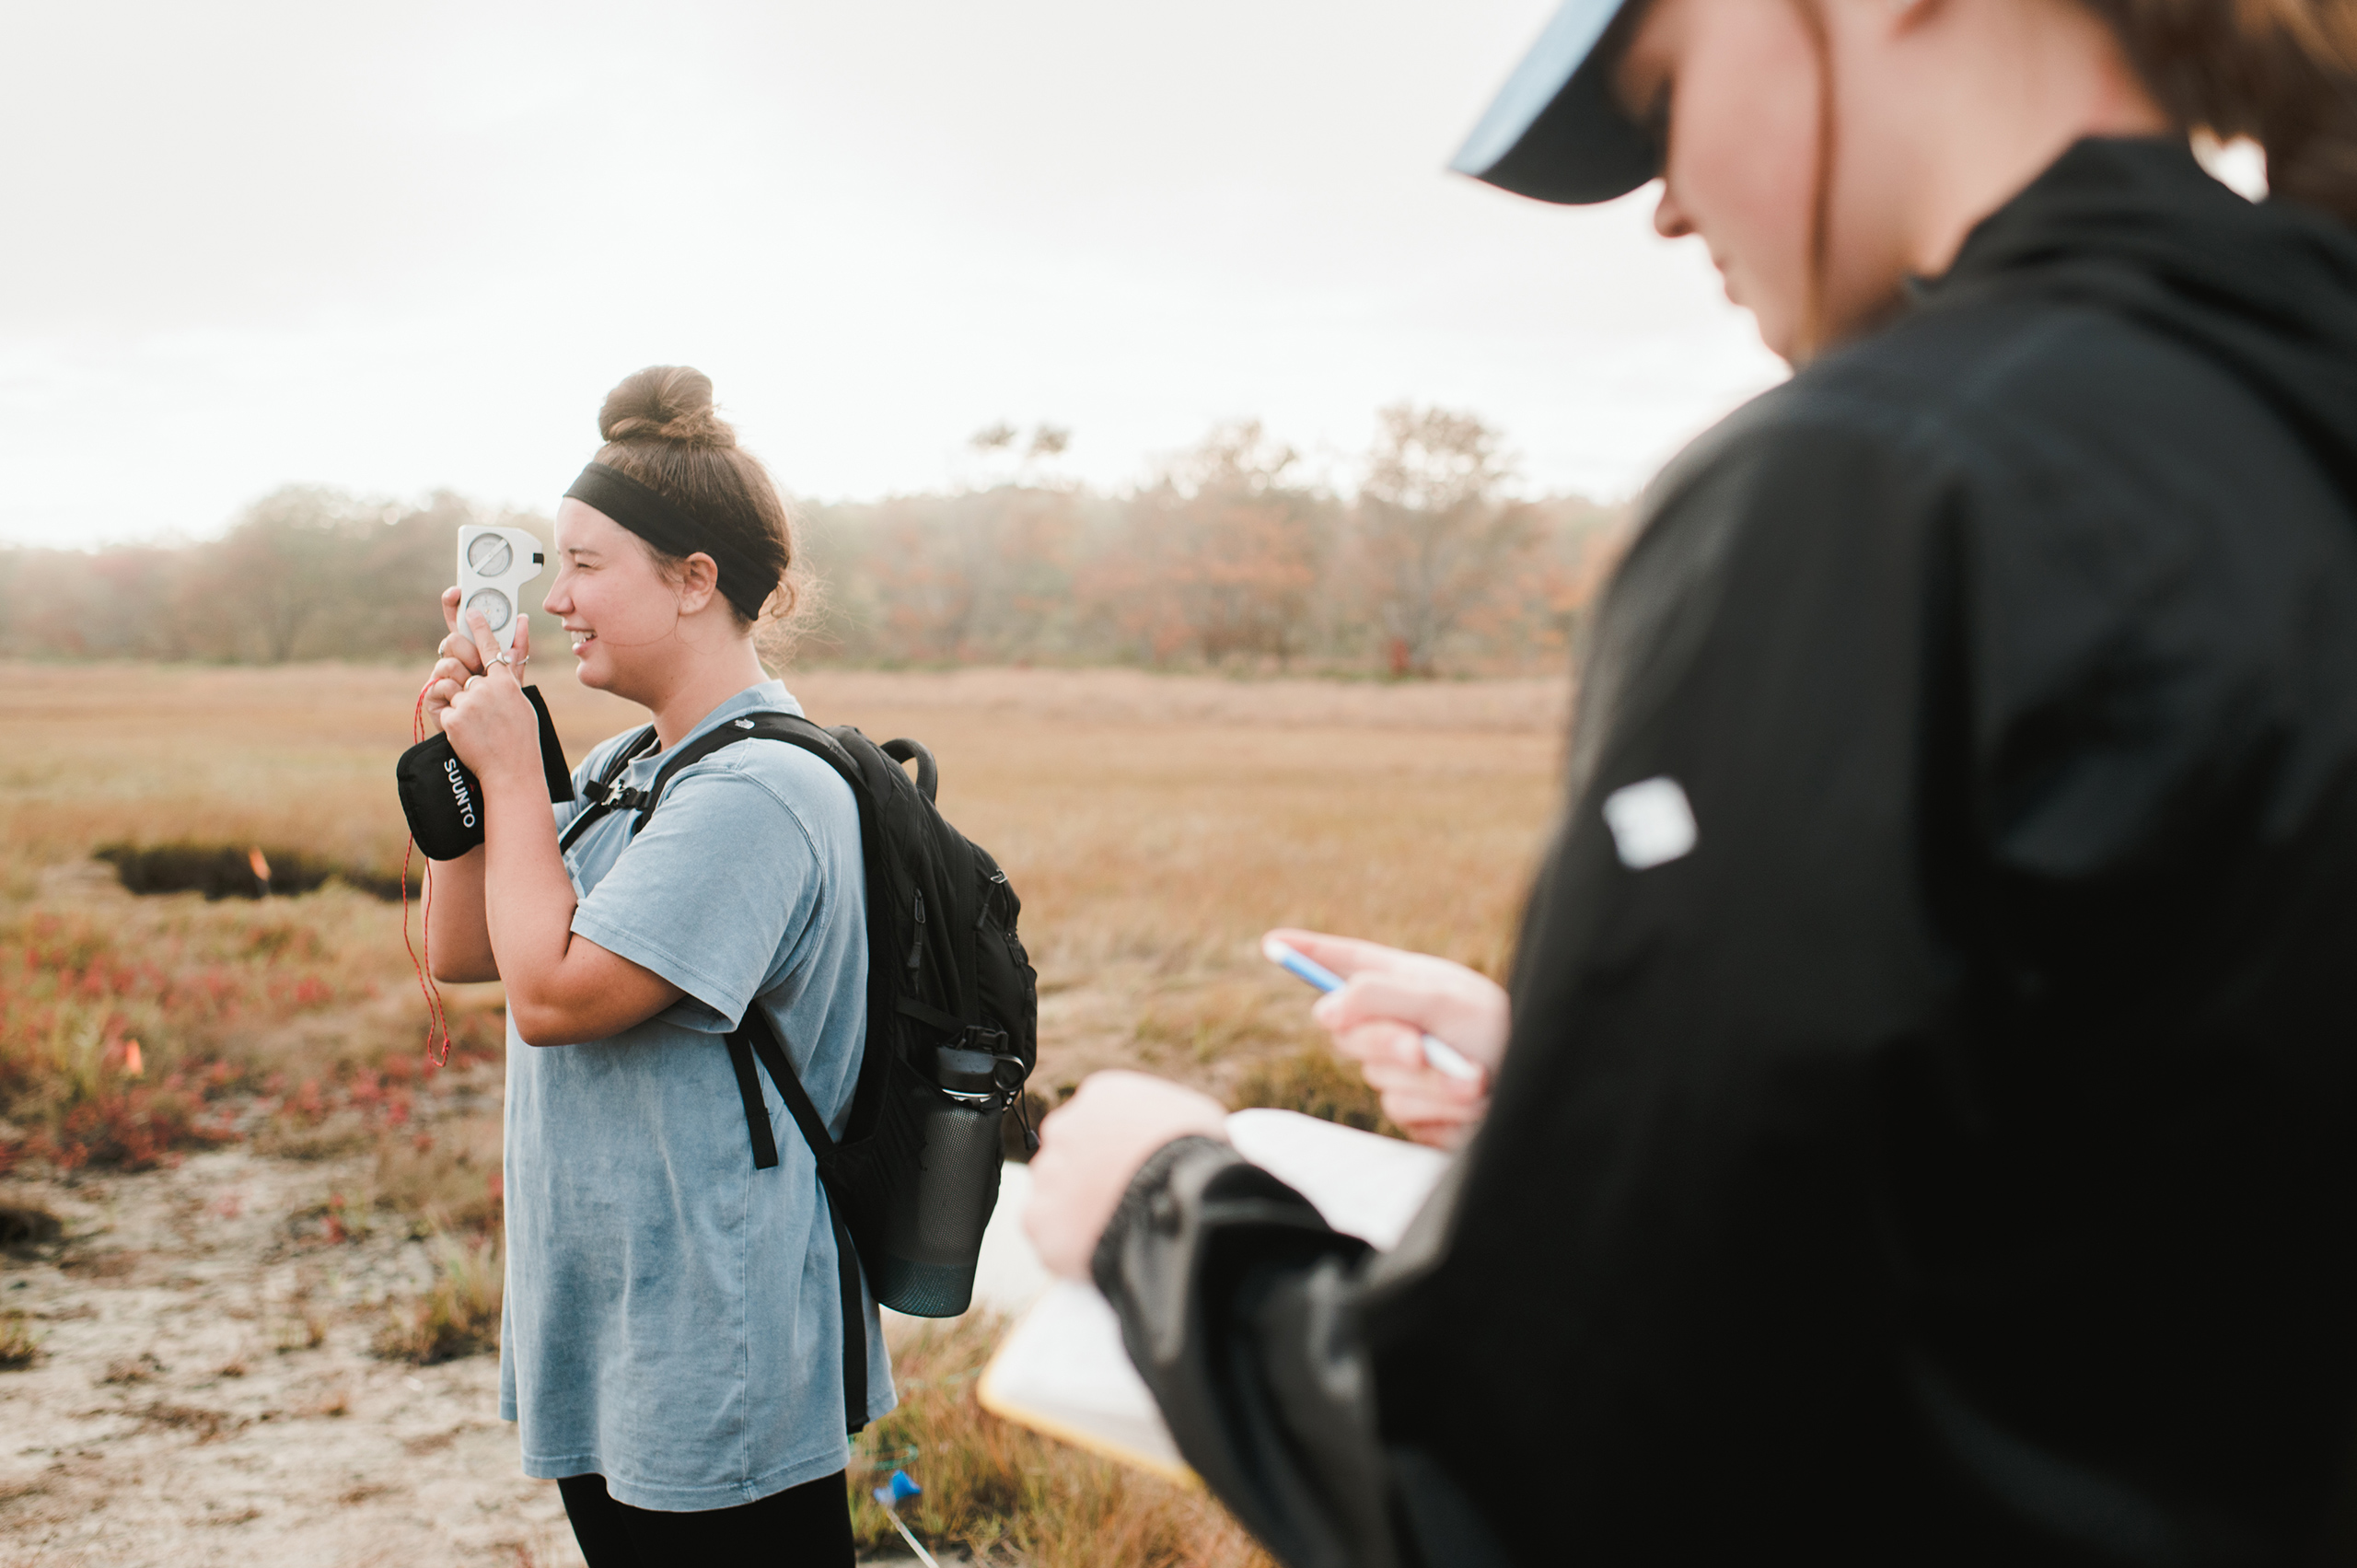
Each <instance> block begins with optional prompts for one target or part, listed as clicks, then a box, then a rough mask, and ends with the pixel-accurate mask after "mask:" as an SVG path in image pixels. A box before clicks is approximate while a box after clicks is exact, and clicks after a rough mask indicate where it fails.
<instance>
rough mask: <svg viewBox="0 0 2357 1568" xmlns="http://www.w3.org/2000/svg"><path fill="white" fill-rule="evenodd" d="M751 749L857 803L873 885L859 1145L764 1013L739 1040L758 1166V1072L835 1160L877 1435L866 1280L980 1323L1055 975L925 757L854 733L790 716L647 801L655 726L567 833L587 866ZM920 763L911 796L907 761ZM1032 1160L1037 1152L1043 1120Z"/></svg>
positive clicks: (848, 1299) (848, 1353) (768, 1138)
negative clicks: (591, 850) (587, 835)
mask: <svg viewBox="0 0 2357 1568" xmlns="http://www.w3.org/2000/svg"><path fill="white" fill-rule="evenodd" d="M740 740H780V741H784V743H785V744H787V745H789V746H796V747H800V748H801V749H803V750H805V751H807V752H809V753H811V754H812V755H813V756H815V757H818V758H819V760H820V761H824V762H826V763H827V764H828V765H829V766H830V767H831V768H833V769H834V770H835V772H837V773H839V774H841V775H842V778H843V781H844V782H845V783H847V784H850V785H851V791H852V796H853V798H854V799H855V800H857V801H858V803H859V837H860V849H861V854H862V859H863V862H864V864H865V868H866V873H867V1049H866V1054H865V1056H864V1057H863V1058H862V1059H861V1062H860V1068H859V1078H858V1084H857V1087H856V1088H855V1089H854V1090H853V1096H852V1106H851V1118H850V1121H849V1123H848V1125H847V1126H846V1127H845V1129H844V1132H843V1136H842V1138H841V1139H840V1140H838V1139H835V1138H833V1137H830V1135H829V1134H828V1132H827V1128H826V1124H825V1123H824V1122H823V1121H821V1120H820V1119H819V1112H818V1109H817V1108H816V1107H815V1106H813V1105H812V1104H811V1103H810V1097H809V1096H808V1095H807V1094H806V1093H805V1092H804V1091H803V1088H802V1084H801V1081H800V1080H799V1079H798V1078H796V1077H795V1073H794V1068H793V1065H792V1063H790V1062H789V1061H788V1060H787V1058H786V1054H785V1051H784V1049H783V1048H782V1047H781V1046H780V1044H779V1042H778V1040H777V1036H776V1034H775V1032H774V1031H773V1030H772V1028H771V1025H770V1021H769V1018H768V1016H767V1015H766V1014H765V1013H763V1012H762V1010H761V1007H760V1006H759V1005H758V1003H756V1004H755V1005H749V1006H748V1007H747V1008H746V1009H745V1017H744V1021H743V1022H742V1023H740V1024H739V1025H738V1026H737V1029H736V1030H735V1031H734V1032H733V1033H731V1034H730V1035H729V1036H728V1053H729V1058H730V1061H731V1062H732V1063H733V1064H734V1065H735V1068H736V1072H737V1088H738V1090H739V1092H740V1093H741V1094H742V1096H743V1098H744V1103H745V1122H746V1127H747V1129H748V1132H749V1134H750V1137H751V1141H752V1151H753V1164H754V1167H756V1168H757V1169H764V1170H765V1169H768V1168H769V1167H772V1166H774V1165H776V1164H777V1163H778V1156H777V1144H776V1142H775V1140H774V1138H773V1137H772V1133H771V1130H770V1120H769V1116H768V1114H767V1112H766V1110H765V1109H764V1108H763V1106H762V1104H761V1082H760V1080H759V1078H758V1077H757V1076H756V1075H755V1069H754V1065H753V1063H755V1061H756V1060H758V1061H759V1062H760V1063H761V1065H762V1066H763V1067H765V1068H767V1069H768V1071H769V1074H770V1077H771V1079H772V1081H773V1082H774V1083H775V1084H776V1085H777V1086H778V1092H779V1093H780V1094H781V1095H783V1096H784V1098H785V1103H786V1107H787V1109H789V1110H790V1111H792V1112H793V1115H794V1120H795V1123H796V1124H797V1125H798V1126H799V1127H800V1128H801V1130H802V1135H803V1137H804V1138H805V1139H806V1140H807V1142H808V1144H809V1145H810V1148H811V1150H812V1152H813V1153H814V1154H815V1155H817V1156H818V1162H819V1179H820V1180H821V1181H822V1182H823V1183H824V1184H825V1186H826V1190H827V1195H828V1199H829V1204H828V1206H829V1208H830V1210H831V1211H832V1212H833V1215H834V1224H835V1241H836V1250H837V1252H838V1254H839V1255H840V1257H841V1260H842V1298H843V1400H844V1414H845V1419H846V1420H847V1422H848V1423H849V1424H850V1428H851V1430H852V1431H853V1432H857V1431H858V1430H859V1429H860V1428H861V1427H862V1426H864V1425H865V1423H866V1411H867V1345H866V1327H865V1325H866V1318H865V1313H864V1312H863V1310H862V1309H861V1304H860V1290H859V1285H860V1271H861V1267H862V1265H863V1264H865V1269H866V1274H867V1281H868V1284H869V1288H870V1289H872V1290H873V1291H874V1293H875V1295H876V1299H877V1302H878V1303H880V1304H881V1305H883V1306H886V1307H891V1308H892V1309H893V1310H894V1311H897V1312H906V1313H910V1314H912V1315H914V1316H917V1317H923V1318H947V1317H954V1316H956V1315H957V1314H958V1313H960V1312H963V1311H965V1310H966V1308H967V1307H968V1305H969V1304H970V1302H971V1300H972V1297H973V1283H974V1265H975V1261H976V1260H977V1258H978V1256H979V1254H980V1252H981V1237H982V1227H983V1226H984V1225H987V1224H988V1223H989V1220H990V1216H991V1211H992V1209H993V1208H994V1207H995V1206H996V1204H997V1202H998V1179H999V1169H1000V1163H1001V1157H1002V1156H1001V1154H1000V1140H1001V1137H1002V1122H1003V1120H1004V1116H1005V1114H1006V1112H1007V1111H1009V1110H1010V1109H1012V1110H1014V1111H1015V1112H1016V1115H1017V1116H1018V1118H1020V1117H1021V1116H1022V1109H1021V1108H1022V1099H1023V1084H1024V1080H1025V1079H1026V1078H1028V1076H1029V1075H1030V1072H1031V1068H1032V1065H1033V1063H1034V1062H1035V1061H1036V1060H1037V1059H1038V1050H1039V977H1038V975H1037V974H1036V973H1035V971H1034V970H1032V968H1031V960H1030V958H1029V956H1028V954H1026V953H1025V952H1024V950H1023V943H1022V940H1021V938H1019V937H1018V936H1017V935H1016V918H1017V917H1018V916H1019V915H1020V914H1021V913H1022V909H1023V905H1022V901H1021V900H1018V899H1017V898H1016V896H1015V889H1014V888H1013V887H1012V886H1010V885H1009V884H1008V882H1007V879H1006V873H1005V872H1004V871H1001V870H1000V869H999V867H998V863H997V862H996V861H994V860H993V859H992V858H991V856H990V854H989V853H988V852H986V851H985V850H983V849H982V848H981V846H980V845H978V844H975V843H972V842H970V841H969V840H967V838H966V837H965V836H964V835H963V834H961V833H959V832H958V830H957V829H955V828H953V827H951V826H950V825H949V822H948V819H946V818H945V817H943V816H942V815H941V812H940V810H939V809H938V808H937V807H935V805H934V796H935V789H936V788H937V785H938V781H939V770H938V769H937V768H936V767H935V763H934V760H933V754H932V753H931V752H930V751H927V750H926V749H924V748H923V746H921V745H919V744H918V743H917V742H915V741H913V740H891V741H887V742H886V743H885V744H884V745H882V746H878V745H877V744H876V743H875V742H874V741H872V740H870V739H868V738H867V737H866V736H865V735H863V734H861V733H860V732H859V731H858V730H856V729H854V728H853V727H852V726H849V725H839V726H835V727H834V728H832V729H822V728H820V727H819V726H818V725H816V724H813V723H812V722H810V721H809V720H808V719H806V718H802V717H799V716H797V715H795V714H779V713H755V714H744V715H742V716H740V717H737V718H734V719H730V720H728V721H727V722H726V723H725V724H721V725H719V726H715V727H714V728H713V729H711V730H710V731H708V732H706V733H705V734H703V735H702V736H699V737H697V738H695V739H694V740H692V741H691V742H689V743H688V744H687V745H685V746H682V747H680V748H679V750H678V752H677V753H675V754H674V755H673V756H672V757H671V758H670V759H669V760H668V761H666V762H665V763H664V764H663V768H662V771H661V772H658V773H656V775H655V780H654V783H653V784H649V785H648V786H647V787H646V788H645V789H644V790H637V789H633V788H631V787H630V786H628V785H617V784H615V783H614V781H615V780H616V779H617V778H619V777H620V776H621V772H622V770H623V769H624V768H626V767H628V766H629V765H630V764H631V762H633V761H635V760H636V759H637V758H639V757H641V756H643V755H644V754H645V753H646V752H647V751H648V750H649V749H652V747H653V745H654V743H655V729H654V726H651V725H650V726H647V727H646V728H645V729H644V730H643V731H641V732H640V733H639V734H638V735H636V736H634V737H633V738H631V739H630V740H629V741H627V742H625V743H624V744H623V745H622V746H621V747H619V748H618V749H616V750H615V752H614V755H613V758H612V760H611V761H609V762H608V763H607V765H606V767H605V769H604V770H603V772H602V775H601V776H600V777H599V778H598V780H597V782H595V783H594V784H590V785H588V786H587V787H586V789H585V790H583V792H582V794H583V795H584V796H585V797H586V799H587V800H588V801H589V802H590V804H589V805H588V806H587V807H585V808H584V809H583V810H582V811H581V813H580V814H579V815H578V816H576V817H575V819H573V821H572V823H571V824H570V825H568V827H567V828H566V830H565V833H564V837H563V842H562V844H561V846H560V847H561V848H563V849H570V848H572V847H573V844H574V842H575V840H576V839H578V838H579V837H580V836H581V834H582V832H583V831H584V830H586V829H587V827H588V826H589V824H590V823H591V822H594V821H596V820H597V819H598V818H600V817H602V816H604V815H605V814H606V813H608V812H610V811H635V812H636V813H637V814H638V819H637V821H636V823H635V824H634V825H633V833H635V832H639V831H643V830H644V829H645V827H646V823H647V819H649V818H651V817H652V816H654V814H655V808H656V805H657V804H659V803H660V801H661V800H662V797H663V792H664V790H665V789H666V788H668V786H669V784H670V783H671V780H672V778H673V777H674V776H675V775H676V774H677V773H678V772H679V770H681V769H682V768H685V767H687V766H688V765H689V764H691V763H692V762H696V761H702V759H703V758H706V757H709V756H711V755H712V754H713V753H714V752H715V751H717V750H719V749H721V748H723V747H726V746H733V745H735V744H736V743H737V742H738V741H740ZM907 761H914V762H915V763H916V764H917V776H916V778H915V779H913V780H911V778H910V777H909V774H908V772H907V770H906V769H905V768H904V767H903V766H902V764H903V763H904V762H907ZM1021 1125H1022V1133H1023V1140H1024V1146H1025V1148H1026V1150H1027V1151H1028V1150H1029V1149H1031V1148H1033V1147H1036V1146H1037V1144H1038V1139H1037V1136H1036V1134H1034V1133H1033V1132H1032V1130H1031V1128H1030V1126H1029V1124H1028V1121H1024V1122H1023V1123H1022V1124H1021Z"/></svg>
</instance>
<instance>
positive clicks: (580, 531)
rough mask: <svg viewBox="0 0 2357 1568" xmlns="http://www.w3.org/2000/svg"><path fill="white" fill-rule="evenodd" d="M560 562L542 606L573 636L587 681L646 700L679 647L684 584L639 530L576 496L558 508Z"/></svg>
mask: <svg viewBox="0 0 2357 1568" xmlns="http://www.w3.org/2000/svg"><path fill="white" fill-rule="evenodd" d="M556 559H557V571H556V581H555V582H554V583H552V584H551V585H550V586H549V593H548V598H546V599H545V600H543V601H542V603H541V608H542V609H543V610H547V611H548V612H549V613H550V614H551V615H553V616H555V617H556V618H557V620H558V621H560V622H562V623H563V627H564V630H565V633H566V634H567V635H568V636H570V637H571V638H572V640H573V656H574V659H575V664H576V668H575V674H576V675H577V676H578V677H579V678H580V680H581V684H583V685H584V686H590V687H595V688H596V689H598V691H611V692H613V693H614V694H615V695H616V696H619V697H628V698H630V699H632V700H633V701H634V702H638V701H644V700H645V695H644V694H645V693H647V692H650V691H654V690H655V689H656V688H657V687H659V686H660V685H661V684H662V675H663V671H664V669H665V668H666V667H668V665H669V664H671V663H673V662H675V661H676V660H677V658H678V657H679V653H680V651H681V643H680V639H679V620H680V615H679V585H678V584H677V583H675V582H673V581H672V580H671V579H670V578H669V577H668V576H666V575H665V574H664V572H663V569H662V567H661V566H660V565H658V564H657V563H656V560H655V556H654V554H653V552H650V551H649V550H648V549H647V547H646V545H645V542H644V540H641V539H640V538H639V537H638V536H637V535H636V534H634V533H633V532H631V531H630V530H629V529H628V528H623V527H622V526H621V524H620V523H617V522H615V521H614V520H613V519H612V518H611V517H607V516H606V515H605V514H604V513H603V512H600V511H598V510H597V509H596V508H595V507H593V506H591V505H588V504H587V503H586V502H582V501H576V500H575V499H574V498H572V497H571V496H567V497H566V498H565V499H564V501H563V504H562V505H559V506H558V507H557V509H556Z"/></svg>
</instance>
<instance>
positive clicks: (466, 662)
mask: <svg viewBox="0 0 2357 1568" xmlns="http://www.w3.org/2000/svg"><path fill="white" fill-rule="evenodd" d="M442 625H443V629H444V630H445V631H446V632H447V633H448V634H447V636H445V637H444V638H443V639H442V642H441V644H440V645H439V646H437V647H436V648H435V650H434V652H435V660H434V673H433V674H432V675H429V676H428V677H426V680H425V722H426V724H427V725H429V726H432V728H433V729H434V731H435V734H437V735H438V734H440V733H441V730H442V715H443V714H445V713H446V712H447V711H448V710H449V706H450V699H451V698H453V697H455V696H457V695H458V694H459V690H460V689H461V688H463V687H464V686H465V685H466V683H467V678H468V677H470V676H474V675H481V674H482V672H483V664H482V649H481V648H480V647H478V646H476V645H475V639H474V633H471V632H461V631H459V590H458V589H457V588H456V587H447V588H444V589H443V590H442ZM524 635H525V633H524V631H523V629H522V628H521V627H518V628H517V636H518V637H522V636H524Z"/></svg>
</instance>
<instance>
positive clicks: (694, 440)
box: [597, 365, 799, 626]
mask: <svg viewBox="0 0 2357 1568" xmlns="http://www.w3.org/2000/svg"><path fill="white" fill-rule="evenodd" d="M598 434H599V435H600V436H604V437H605V438H606V444H605V445H604V446H603V447H599V448H598V458H597V460H598V462H601V463H603V464H605V465H606V466H607V467H608V468H610V469H614V470H618V471H620V472H621V473H624V474H627V475H628V476H629V477H631V478H632V479H634V480H636V481H638V482H639V483H641V484H643V485H644V486H646V487H647V488H648V489H649V490H652V491H655V492H656V494H660V495H661V496H662V497H663V498H664V499H665V500H666V501H668V502H670V503H671V505H673V506H674V507H676V508H677V509H678V510H679V513H680V515H681V516H682V517H685V518H686V519H687V520H688V522H689V523H691V525H692V526H693V527H694V528H697V529H698V530H699V531H700V532H703V533H706V534H707V535H708V536H709V537H710V538H711V539H712V540H713V542H714V546H715V548H714V550H713V551H712V552H711V553H712V554H713V555H714V556H715V557H717V558H719V559H723V560H733V561H740V562H744V563H749V565H750V566H751V567H752V568H753V570H754V573H755V576H756V581H757V583H758V582H770V583H773V584H775V587H774V588H773V589H772V591H771V593H770V596H769V609H770V611H771V613H772V617H773V618H774V619H778V620H783V619H784V618H785V617H787V616H790V615H792V614H793V612H794V607H795V599H796V598H797V597H798V594H797V589H798V587H799V585H798V583H797V582H796V574H795V568H794V524H793V521H792V519H791V518H790V517H788V516H787V514H786V510H785V503H784V502H783V501H781V500H780V499H778V494H777V486H776V485H774V484H772V483H771V482H770V476H769V470H767V469H764V468H763V467H762V466H761V459H759V458H756V457H755V456H753V454H752V453H750V452H748V451H746V450H745V449H744V448H743V447H739V446H738V445H737V432H736V431H734V430H732V429H731V428H729V425H728V422H727V421H726V420H724V419H722V418H721V417H720V415H719V414H718V413H717V412H714V409H713V406H712V377H709V376H706V375H705V374H704V373H703V372H702V371H701V370H691V369H690V368H689V367H688V366H684V365H650V366H647V367H646V368H645V369H644V370H642V371H639V372H638V373H637V374H636V375H634V376H626V377H623V378H622V381H621V385H620V386H618V387H616V388H615V389H613V390H612V391H610V392H608V393H607V394H606V406H605V407H603V408H601V409H599V410H598ZM647 548H648V549H649V550H650V551H653V552H654V554H655V556H656V560H658V561H660V562H661V563H663V564H664V565H665V566H666V567H677V566H678V565H679V561H680V559H681V558H680V557H679V556H674V555H666V554H664V553H663V552H661V551H656V550H655V548H654V546H652V545H649V546H648V547H647ZM729 608H730V610H732V611H733V612H734V613H735V614H736V617H737V622H738V623H739V624H740V625H747V626H749V625H751V624H753V622H754V621H755V619H756V617H752V616H749V615H747V614H746V613H745V612H744V610H742V609H741V608H739V607H738V606H737V605H736V603H735V602H734V601H733V600H732V601H731V603H730V606H729Z"/></svg>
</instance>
